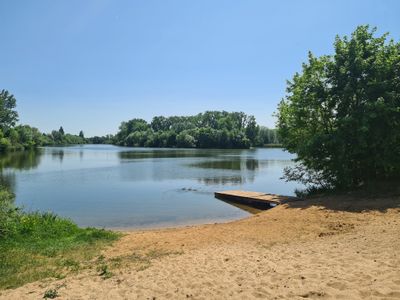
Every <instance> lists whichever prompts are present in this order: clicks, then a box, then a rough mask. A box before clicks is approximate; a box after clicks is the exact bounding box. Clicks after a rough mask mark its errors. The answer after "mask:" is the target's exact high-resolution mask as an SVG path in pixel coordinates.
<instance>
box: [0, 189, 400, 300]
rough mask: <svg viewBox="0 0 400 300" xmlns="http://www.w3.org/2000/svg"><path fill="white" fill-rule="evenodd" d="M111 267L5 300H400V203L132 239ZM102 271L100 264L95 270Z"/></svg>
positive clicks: (293, 206) (115, 250) (292, 210)
mask: <svg viewBox="0 0 400 300" xmlns="http://www.w3.org/2000/svg"><path fill="white" fill-rule="evenodd" d="M103 255H104V257H101V258H99V259H102V260H104V261H106V262H107V263H108V264H113V267H112V268H111V271H112V273H113V274H112V276H111V275H110V278H108V279H104V277H101V276H99V272H98V270H97V269H96V268H87V269H85V270H83V271H80V272H78V273H77V274H72V275H69V276H67V277H66V278H64V279H48V280H45V281H42V282H34V283H30V284H27V285H25V286H22V287H20V288H17V289H14V290H6V291H1V292H0V299H42V298H43V295H44V293H45V291H46V290H48V289H51V288H54V289H57V291H58V294H59V297H58V298H57V299H304V298H310V299H320V298H321V299H400V197H398V196H388V197H381V198H379V199H378V198H376V197H368V198H366V197H357V198H355V197H353V196H351V195H347V196H340V197H337V196H335V197H324V198H321V199H313V200H306V201H301V202H294V203H289V204H285V205H281V206H278V207H275V208H273V209H271V210H268V211H264V212H262V213H259V214H257V215H254V216H252V217H249V218H246V219H243V220H239V221H235V222H230V223H224V224H208V225H200V226H191V227H184V228H173V229H159V230H146V231H132V232H127V233H126V235H125V236H124V237H123V238H122V239H121V240H120V241H118V242H116V243H115V244H114V245H113V246H112V247H110V248H108V249H106V250H105V251H104V253H103ZM93 264H94V263H93Z"/></svg>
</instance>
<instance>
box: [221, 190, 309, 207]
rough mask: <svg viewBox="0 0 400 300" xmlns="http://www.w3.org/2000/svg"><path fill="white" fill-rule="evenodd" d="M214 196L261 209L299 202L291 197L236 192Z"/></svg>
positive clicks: (226, 192) (224, 192) (223, 192)
mask: <svg viewBox="0 0 400 300" xmlns="http://www.w3.org/2000/svg"><path fill="white" fill-rule="evenodd" d="M214 194H215V198H218V199H220V200H226V201H232V202H236V203H240V204H244V205H248V206H252V207H257V208H262V209H268V208H271V207H273V206H276V205H279V204H284V203H287V202H292V201H299V200H301V199H300V198H297V197H291V196H281V195H275V194H266V193H260V192H248V191H236V190H235V191H222V192H215V193H214Z"/></svg>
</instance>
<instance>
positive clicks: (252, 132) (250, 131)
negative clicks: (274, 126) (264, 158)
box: [245, 116, 260, 145]
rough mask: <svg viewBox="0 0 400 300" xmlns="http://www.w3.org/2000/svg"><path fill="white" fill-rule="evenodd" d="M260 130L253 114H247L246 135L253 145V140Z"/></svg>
mask: <svg viewBox="0 0 400 300" xmlns="http://www.w3.org/2000/svg"><path fill="white" fill-rule="evenodd" d="M259 130H260V127H259V126H258V125H257V122H256V118H254V116H249V117H248V118H247V126H246V130H245V132H246V136H247V138H248V139H249V140H250V142H251V143H252V144H253V145H254V142H255V140H256V137H257V135H258V132H259Z"/></svg>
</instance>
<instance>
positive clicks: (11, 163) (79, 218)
mask: <svg viewBox="0 0 400 300" xmlns="http://www.w3.org/2000/svg"><path fill="white" fill-rule="evenodd" d="M292 158H293V156H292V155H290V154H289V153H287V152H284V151H283V150H281V149H251V150H203V149H201V150H200V149H151V148H125V147H115V146H110V145H84V146H72V147H47V148H42V149H38V150H37V151H32V152H21V153H9V154H7V155H4V156H1V157H0V169H1V173H0V180H1V182H2V183H3V184H6V185H8V186H9V187H10V188H11V189H12V190H13V191H14V192H15V194H16V203H17V204H18V205H22V206H23V207H24V208H25V209H26V210H40V211H52V212H55V213H57V214H59V215H61V216H64V217H68V218H71V219H72V220H74V221H75V222H76V223H78V224H79V225H81V226H96V227H106V228H140V227H161V226H175V225H183V224H198V223H207V222H220V221H227V220H233V219H239V218H242V217H245V216H248V215H249V212H247V211H246V210H243V209H241V208H238V207H236V206H233V205H230V204H228V203H225V202H223V201H220V200H218V199H215V198H214V194H213V193H214V192H215V191H220V190H230V189H244V190H252V191H262V192H268V193H277V194H285V195H293V193H294V190H295V188H300V187H301V186H299V185H298V184H295V183H287V182H285V181H283V180H281V179H280V177H281V176H282V172H283V168H284V167H286V166H290V165H291V164H292V162H291V159H292Z"/></svg>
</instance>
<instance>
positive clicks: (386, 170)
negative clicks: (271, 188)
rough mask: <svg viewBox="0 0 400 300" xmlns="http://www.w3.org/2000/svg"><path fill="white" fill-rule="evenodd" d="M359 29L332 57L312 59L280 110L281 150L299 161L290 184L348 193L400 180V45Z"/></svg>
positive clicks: (340, 40) (338, 43)
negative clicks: (322, 186)
mask: <svg viewBox="0 0 400 300" xmlns="http://www.w3.org/2000/svg"><path fill="white" fill-rule="evenodd" d="M375 32H376V29H375V28H374V29H372V30H371V29H370V28H369V27H368V26H359V27H357V29H356V30H355V31H354V32H353V33H352V35H351V37H350V38H348V37H346V36H345V37H343V38H341V37H336V40H335V43H334V48H335V54H334V55H325V56H321V57H315V56H313V55H312V54H311V53H310V54H309V58H308V62H307V63H305V64H303V68H302V72H301V73H296V74H295V75H294V77H293V79H292V81H290V82H288V85H287V96H286V97H285V99H283V100H282V101H281V103H280V105H279V108H278V114H277V116H278V128H279V135H280V138H281V142H282V143H283V145H284V146H285V147H286V148H287V149H288V150H289V151H290V152H292V153H296V154H297V161H298V163H299V165H298V167H297V168H294V169H291V170H287V172H286V175H287V177H288V179H294V180H300V181H303V182H306V183H311V184H318V185H325V186H327V187H334V188H350V187H355V186H359V185H362V184H366V183H369V182H372V181H380V180H387V179H393V178H398V177H399V176H400V44H399V43H395V42H394V41H393V40H390V41H388V40H387V34H384V35H382V36H380V37H375Z"/></svg>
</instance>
